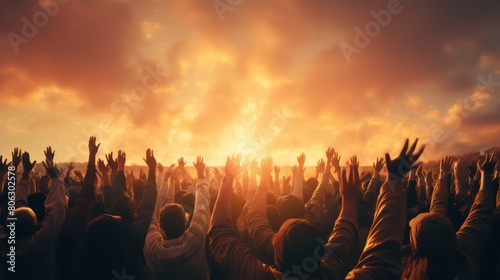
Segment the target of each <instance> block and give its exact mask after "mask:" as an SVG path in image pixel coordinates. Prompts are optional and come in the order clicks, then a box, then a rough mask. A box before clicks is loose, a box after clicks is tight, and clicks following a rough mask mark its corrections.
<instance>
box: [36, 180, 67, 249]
mask: <svg viewBox="0 0 500 280" xmlns="http://www.w3.org/2000/svg"><path fill="white" fill-rule="evenodd" d="M65 216H66V188H65V187H64V182H63V181H62V180H60V179H52V181H51V188H50V192H49V195H48V196H47V199H46V200H45V218H44V219H43V222H42V228H41V229H40V231H39V232H38V233H37V234H35V235H34V236H33V237H32V238H31V241H30V244H36V246H40V245H41V246H44V247H45V248H50V247H52V246H54V245H53V244H54V242H55V240H56V238H57V235H58V234H59V231H60V230H61V226H62V224H63V222H64V218H65Z"/></svg>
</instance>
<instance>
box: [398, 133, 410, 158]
mask: <svg viewBox="0 0 500 280" xmlns="http://www.w3.org/2000/svg"><path fill="white" fill-rule="evenodd" d="M408 144H409V140H408V138H406V141H405V145H404V146H403V149H402V150H401V153H399V156H400V157H404V156H405V155H406V151H407V150H408Z"/></svg>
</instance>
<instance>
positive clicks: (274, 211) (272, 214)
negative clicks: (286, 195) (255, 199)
mask: <svg viewBox="0 0 500 280" xmlns="http://www.w3.org/2000/svg"><path fill="white" fill-rule="evenodd" d="M266 213H267V220H268V221H269V224H270V225H271V228H272V229H273V231H274V232H278V231H279V229H280V227H281V219H280V213H279V212H278V208H277V207H276V206H275V205H270V204H268V205H267V206H266Z"/></svg>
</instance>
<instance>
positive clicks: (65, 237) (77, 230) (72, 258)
mask: <svg viewBox="0 0 500 280" xmlns="http://www.w3.org/2000/svg"><path fill="white" fill-rule="evenodd" d="M95 173H96V171H95V165H93V164H89V165H88V166H87V172H86V174H85V178H84V180H83V186H82V189H81V191H80V193H79V194H78V201H77V202H76V204H75V205H74V206H73V207H72V208H71V209H69V211H68V213H67V214H66V219H65V220H64V222H63V224H62V227H61V232H60V233H59V237H58V239H57V244H56V252H57V257H58V259H59V261H60V263H59V266H60V269H61V271H64V272H63V273H64V274H62V275H64V276H68V275H70V274H71V272H72V269H74V268H75V266H76V265H77V260H76V259H77V258H78V256H80V254H81V252H82V248H83V239H84V235H85V231H86V229H87V224H88V222H89V221H88V219H89V212H90V207H91V205H92V200H93V198H94V194H95V186H94V178H95Z"/></svg>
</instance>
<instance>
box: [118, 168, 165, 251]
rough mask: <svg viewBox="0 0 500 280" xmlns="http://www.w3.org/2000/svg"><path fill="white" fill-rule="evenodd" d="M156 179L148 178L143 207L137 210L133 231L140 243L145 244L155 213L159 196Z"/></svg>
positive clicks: (142, 202)
mask: <svg viewBox="0 0 500 280" xmlns="http://www.w3.org/2000/svg"><path fill="white" fill-rule="evenodd" d="M120 173H123V172H121V171H120V172H118V175H117V176H116V178H117V180H118V177H119V174H120ZM155 179H156V178H154V177H153V178H148V181H147V182H146V188H144V194H143V196H142V201H141V205H140V206H139V208H138V209H137V218H136V219H135V220H134V223H133V231H134V232H135V233H134V234H136V236H135V237H136V239H137V240H138V241H139V242H140V243H144V240H145V238H146V235H147V233H148V229H149V225H150V224H151V219H152V217H153V212H154V211H155V206H156V199H157V196H158V192H157V190H156V181H155Z"/></svg>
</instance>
